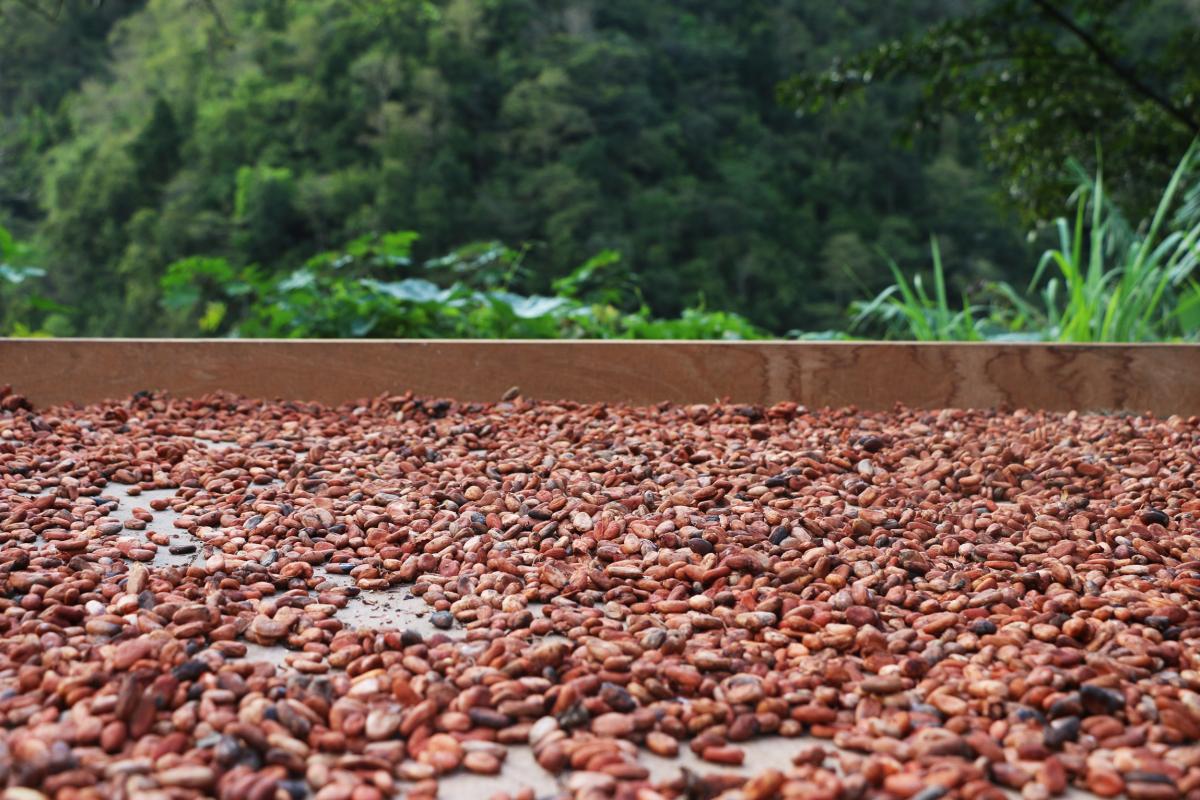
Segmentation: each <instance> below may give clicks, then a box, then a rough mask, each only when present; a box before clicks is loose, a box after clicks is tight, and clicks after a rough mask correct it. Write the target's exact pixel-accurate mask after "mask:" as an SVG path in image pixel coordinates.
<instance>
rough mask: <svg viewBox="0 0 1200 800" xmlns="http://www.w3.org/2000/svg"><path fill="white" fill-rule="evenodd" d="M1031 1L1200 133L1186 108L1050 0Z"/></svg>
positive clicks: (1120, 75)
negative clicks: (1145, 78) (1149, 82)
mask: <svg viewBox="0 0 1200 800" xmlns="http://www.w3.org/2000/svg"><path fill="white" fill-rule="evenodd" d="M1033 3H1034V5H1036V6H1037V7H1038V8H1040V9H1041V10H1042V13H1044V14H1045V15H1046V16H1047V17H1049V18H1050V19H1051V21H1053V22H1054V23H1055V24H1057V25H1058V26H1059V27H1061V28H1064V29H1066V30H1067V31H1069V32H1070V33H1071V35H1072V36H1074V37H1075V38H1076V39H1078V40H1079V41H1080V42H1082V43H1083V46H1084V47H1086V48H1087V49H1088V50H1090V51H1091V52H1092V55H1094V56H1095V57H1096V60H1097V61H1098V62H1099V63H1100V65H1101V66H1103V67H1104V68H1106V69H1107V70H1108V71H1109V72H1111V73H1112V74H1114V75H1116V76H1117V77H1118V78H1120V79H1121V80H1122V81H1124V82H1125V84H1126V85H1128V86H1129V87H1130V88H1131V89H1133V90H1134V91H1135V92H1137V93H1138V94H1140V95H1142V96H1143V97H1145V98H1146V99H1147V100H1149V101H1150V102H1152V103H1154V104H1155V105H1156V106H1158V107H1159V108H1161V109H1162V110H1163V111H1165V112H1166V113H1167V115H1168V116H1170V117H1171V118H1172V119H1174V120H1175V121H1176V122H1179V123H1180V124H1182V125H1184V126H1185V127H1187V128H1188V130H1190V131H1192V132H1193V133H1200V122H1198V121H1197V120H1196V119H1195V118H1194V117H1192V116H1191V115H1190V114H1188V112H1187V111H1185V110H1184V109H1182V108H1180V107H1179V106H1177V105H1175V104H1174V103H1172V102H1171V100H1170V98H1168V97H1165V96H1164V95H1162V94H1160V93H1159V92H1158V91H1157V90H1155V89H1154V87H1152V86H1150V85H1149V84H1147V83H1146V82H1144V81H1143V80H1142V79H1141V78H1139V77H1138V76H1137V74H1136V73H1134V71H1133V70H1132V69H1130V68H1129V67H1127V66H1126V65H1125V64H1123V63H1121V61H1120V59H1118V58H1117V57H1116V56H1115V55H1113V54H1112V53H1110V52H1108V51H1107V50H1105V49H1104V46H1103V45H1101V44H1100V42H1098V41H1097V40H1096V38H1095V37H1094V36H1092V35H1091V34H1090V33H1088V32H1087V31H1086V30H1084V29H1083V28H1081V27H1080V26H1079V25H1078V24H1077V23H1076V22H1075V20H1073V19H1071V18H1070V17H1069V16H1067V15H1066V14H1065V13H1064V12H1063V11H1062V9H1060V8H1059V7H1058V6H1056V5H1054V4H1053V3H1051V2H1050V0H1033Z"/></svg>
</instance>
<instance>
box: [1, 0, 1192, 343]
mask: <svg viewBox="0 0 1200 800" xmlns="http://www.w3.org/2000/svg"><path fill="white" fill-rule="evenodd" d="M1056 14H1057V15H1058V16H1057V17H1056ZM1064 20H1065V22H1064ZM1198 29H1200V6H1198V5H1197V4H1196V3H1194V2H1191V1H1190V0H1166V1H1165V2H1157V3H1150V4H1148V3H1140V2H1130V1H1128V0H1126V1H1125V2H1116V1H1115V0H1075V2H1061V3H1058V4H1050V3H1043V2H1036V1H1032V0H1031V1H1030V2H1018V1H1017V0H1002V1H1000V2H979V3H976V2H959V1H958V0H906V1H905V2H896V3H879V2H870V1H869V0H848V2H839V3H828V2H800V1H799V0H784V1H783V2H759V1H758V0H737V1H736V2H733V1H732V0H671V2H663V3H645V2H633V1H632V0H607V1H606V2H598V1H596V0H428V1H426V0H371V1H370V2H367V1H365V0H363V1H361V2H347V1H346V0H294V1H293V2H284V0H211V2H187V1H185V0H149V1H148V2H117V1H116V0H104V2H99V3H97V2H92V0H63V1H62V2H54V1H53V0H0V333H7V334H17V335H37V334H43V335H45V334H51V335H79V336H96V335H104V336H196V335H215V336H224V335H235V336H534V337H543V336H581V337H582V336H630V337H640V338H672V337H682V338H713V337H716V338H720V337H725V338H730V337H733V338H752V337H760V336H793V337H796V336H846V335H852V336H900V337H915V338H967V339H971V338H994V337H1004V336H1011V337H1017V338H1022V337H1026V338H1060V339H1097V338H1100V339H1103V338H1110V339H1111V338H1146V339H1164V338H1165V339H1179V338H1189V337H1192V336H1194V332H1195V331H1196V330H1197V328H1200V324H1197V323H1198V322H1200V285H1197V284H1196V282H1195V280H1194V276H1193V274H1192V268H1193V266H1194V264H1195V261H1196V257H1197V238H1198V236H1200V233H1198V232H1200V192H1198V191H1197V190H1196V189H1195V187H1196V182H1195V179H1194V170H1193V165H1192V161H1193V158H1192V153H1191V151H1190V150H1189V146H1190V144H1191V142H1192V140H1193V139H1194V138H1195V136H1196V134H1197V130H1198V129H1197V127H1196V123H1195V120H1196V119H1200V112H1198V111H1197V105H1198V104H1200V100H1198V95H1200V68H1197V67H1196V66H1195V64H1194V62H1195V59H1194V58H1189V57H1188V56H1187V55H1186V54H1187V53H1188V52H1192V53H1194V52H1196V50H1195V49H1192V50H1190V51H1189V49H1188V48H1194V47H1196V46H1197V45H1198V44H1200V37H1198V36H1197V30H1198ZM1060 218H1061V219H1060ZM1143 219H1144V220H1146V222H1145V223H1141V220H1143ZM1137 303H1141V305H1137ZM1121 311H1126V312H1128V313H1127V316H1128V319H1123V318H1121V315H1120V314H1119V313H1118V312H1121Z"/></svg>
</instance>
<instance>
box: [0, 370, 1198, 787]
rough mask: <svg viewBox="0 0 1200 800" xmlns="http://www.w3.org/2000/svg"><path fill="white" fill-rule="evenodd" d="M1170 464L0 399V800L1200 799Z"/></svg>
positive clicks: (328, 413) (1108, 448)
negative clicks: (521, 766) (512, 769)
mask: <svg viewBox="0 0 1200 800" xmlns="http://www.w3.org/2000/svg"><path fill="white" fill-rule="evenodd" d="M1198 448H1200V421H1198V420H1197V419H1196V418H1194V417H1192V418H1184V417H1168V418H1154V417H1149V416H1133V415H1089V414H1077V413H1073V412H1072V413H1049V412H1026V411H1013V412H997V411H964V410H941V411H917V410H908V409H904V408H896V409H895V410H892V411H889V412H870V413H866V412H858V411H855V410H854V409H826V410H812V411H810V410H808V409H805V408H803V407H800V406H797V405H796V404H794V403H779V404H776V405H773V406H766V407H762V406H746V405H735V404H709V405H672V404H662V405H658V406H654V407H626V406H617V405H605V404H597V405H582V404H575V403H558V404H554V403H547V402H531V401H526V400H523V399H522V398H520V397H512V398H510V399H508V400H506V401H503V402H497V403H458V402H454V401H450V400H431V399H423V398H419V397H413V396H411V395H399V396H380V397H376V398H374V399H370V400H364V401H361V402H358V403H350V404H345V405H341V406H337V407H325V406H320V405H316V404H309V403H298V402H262V401H254V400H247V399H243V398H239V397H235V396H232V395H224V394H212V395H206V396H203V397H197V398H180V397H171V396H167V395H156V394H147V393H139V394H138V395H135V396H133V397H131V398H128V399H125V400H122V401H115V402H108V403H102V404H95V405H88V406H84V407H75V406H59V407H47V408H34V407H31V406H30V404H29V403H28V402H26V401H25V400H24V399H23V398H21V397H19V396H17V395H15V394H11V393H0V786H4V787H7V788H6V794H4V795H3V797H4V798H6V800H26V799H27V798H42V797H54V798H63V800H66V799H67V798H101V797H108V798H125V797H128V798H134V797H136V798H144V799H145V800H152V799H154V798H191V797H204V796H217V797H220V798H223V799H226V800H234V799H235V798H236V799H237V800H241V798H251V799H252V800H267V799H268V798H285V797H292V798H300V797H315V798H317V799H318V800H382V798H386V797H394V796H398V795H404V796H408V797H414V798H421V797H432V796H435V795H437V794H438V792H439V788H440V790H441V796H443V797H457V796H468V795H469V796H472V797H483V796H487V794H490V793H493V790H494V791H495V793H497V794H501V795H503V796H511V797H534V796H545V795H564V796H575V797H581V798H584V797H586V798H601V797H618V798H637V800H652V799H653V798H658V797H664V798H674V797H699V798H707V797H717V796H720V797H726V798H760V799H761V798H769V797H789V798H792V797H795V798H800V797H803V798H868V797H870V798H920V800H932V798H936V797H946V798H955V797H961V798H992V797H994V798H1001V797H1004V796H1013V795H1014V794H1017V793H1019V795H1020V796H1022V797H1025V798H1029V799H1030V800H1034V799H1035V798H1045V797H1051V796H1056V795H1059V794H1062V793H1063V792H1064V791H1070V789H1069V787H1072V786H1074V787H1077V788H1079V789H1083V790H1087V791H1089V792H1091V793H1093V794H1094V795H1099V796H1105V797H1109V796H1116V795H1119V794H1122V793H1125V794H1127V795H1128V796H1129V797H1133V798H1138V799H1139V800H1141V799H1144V800H1155V799H1156V798H1164V799H1165V798H1178V797H1200V745H1198V744H1197V742H1198V737H1200V694H1198V692H1200V673H1198V672H1197V671H1196V667H1197V664H1196V662H1197V659H1198V658H1200V655H1198V654H1197V650H1196V641H1197V638H1198V637H1200V605H1198V604H1197V600H1198V599H1200V570H1198V569H1197V568H1198V567H1200V540H1198V539H1197V536H1196V533H1197V529H1198V528H1200V521H1198V520H1200V497H1198V496H1197V490H1196V483H1195V481H1196V476H1197V472H1196V467H1197V458H1198V457H1200V449H1198ZM139 501H144V503H145V505H144V506H142V507H137V508H135V507H133V506H132V504H134V503H137V502H139ZM164 521H167V523H168V524H167V525H166V527H164V525H163V522H164ZM364 607H366V608H373V609H375V613H374V614H370V613H365V612H364ZM415 608H419V609H423V610H424V613H413V612H414V609H415ZM764 740H766V741H770V742H773V743H775V744H774V746H775V748H776V749H775V751H774V752H775V753H777V754H779V757H778V758H776V759H775V760H773V761H772V762H768V763H761V762H760V763H748V764H746V765H742V764H741V762H742V761H743V759H744V758H746V753H747V752H751V753H753V752H755V751H754V747H755V744H754V743H755V742H759V741H764ZM780 742H782V743H784V745H788V746H781V745H780V744H779V743H780ZM680 751H682V752H680ZM685 755H686V756H687V757H688V758H687V761H686V763H687V764H688V765H689V767H688V769H686V770H674V771H664V770H663V769H661V765H662V764H663V763H664V759H667V760H675V761H681V760H682V759H683V756H685ZM517 759H525V760H527V761H528V762H529V763H528V765H527V767H528V769H527V771H526V772H525V773H523V774H524V775H526V776H527V780H525V781H524V783H526V784H527V787H528V788H517V787H516V786H510V785H509V784H507V783H504V782H502V781H501V779H500V778H499V777H497V778H488V777H487V776H492V775H496V774H497V773H500V774H501V775H505V774H508V773H507V772H506V767H505V762H506V760H509V761H512V760H517ZM750 761H751V762H752V761H753V759H750ZM534 764H536V765H537V766H536V767H535V766H533V765H534ZM655 765H657V766H655ZM534 772H536V773H537V774H533V773H534ZM471 775H477V776H483V778H484V780H483V782H476V783H465V782H464V781H465V780H467V779H468V776H471ZM489 787H490V788H489Z"/></svg>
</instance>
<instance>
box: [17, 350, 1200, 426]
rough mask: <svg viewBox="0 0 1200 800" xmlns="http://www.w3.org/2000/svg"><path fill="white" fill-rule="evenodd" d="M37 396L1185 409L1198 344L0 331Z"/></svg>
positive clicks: (24, 388) (1197, 405)
mask: <svg viewBox="0 0 1200 800" xmlns="http://www.w3.org/2000/svg"><path fill="white" fill-rule="evenodd" d="M4 383H11V384H12V385H13V387H14V388H15V390H16V391H18V392H20V393H21V394H24V395H26V396H27V397H28V398H29V399H30V400H32V401H33V402H34V403H35V404H37V405H43V406H44V405H50V404H56V403H63V402H79V403H83V402H90V401H95V400H101V399H106V398H119V397H122V396H126V395H129V394H131V393H132V392H135V391H139V390H142V389H166V390H169V391H171V392H172V393H175V394H178V395H188V394H198V393H202V392H207V391H211V390H215V389H226V390H229V391H233V392H238V393H241V394H245V395H250V396H254V397H266V398H276V397H284V398H290V399H297V400H321V401H325V402H340V401H345V400H351V399H355V398H360V397H367V396H371V395H375V394H379V393H382V392H401V391H404V390H406V389H412V390H413V391H414V392H417V393H418V394H424V395H438V396H445V397H455V398H459V399H464V400H497V399H499V398H500V397H501V395H502V394H504V392H505V391H506V390H508V389H509V388H511V387H514V386H516V387H519V388H520V390H521V393H522V394H523V395H524V396H526V397H534V398H541V399H572V400H581V401H597V400H602V401H612V402H631V403H642V404H645V403H656V402H660V401H663V400H671V401H677V402H710V401H712V400H714V399H718V398H727V399H729V400H732V401H736V402H753V403H773V402H776V401H778V400H795V401H797V402H801V403H804V404H807V405H809V406H823V405H848V404H856V405H858V406H860V407H862V408H887V407H889V406H891V405H892V404H894V403H896V402H902V403H905V404H908V405H912V406H918V407H925V408H936V407H947V406H958V407H968V406H970V407H981V406H996V405H1001V404H1007V405H1009V406H1014V407H1029V408H1047V409H1061V410H1065V409H1072V408H1074V409H1079V410H1129V411H1153V412H1155V413H1158V414H1164V415H1165V414H1172V413H1180V414H1189V415H1190V414H1200V345H1041V344H919V343H907V342H905V343H900V342H861V343H859V342H829V343H825V342H616V341H608V342H595V341H589V342H564V341H444V340H429V341H313V340H309V341H262V340H259V341H251V340H241V341H238V340H199V339H192V340H166V339H164V340H145V339H108V340H102V339H50V340H32V339H24V340H15V339H0V384H4Z"/></svg>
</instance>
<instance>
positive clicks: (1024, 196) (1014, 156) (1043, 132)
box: [780, 0, 1200, 218]
mask: <svg viewBox="0 0 1200 800" xmlns="http://www.w3.org/2000/svg"><path fill="white" fill-rule="evenodd" d="M954 6H961V7H960V8H954ZM947 11H948V12H949V13H948V14H947V15H946V17H945V18H944V19H941V20H939V21H937V22H936V23H935V24H933V25H930V26H929V27H927V28H922V29H919V30H917V31H916V32H914V33H911V34H910V35H908V36H905V37H901V38H894V39H890V40H888V41H885V42H883V43H877V44H873V45H871V46H869V47H866V48H860V49H854V48H844V49H843V50H842V51H841V52H839V53H838V54H837V55H836V56H835V57H834V58H833V59H832V61H831V62H830V63H829V64H827V65H826V66H825V68H823V69H821V70H815V71H807V72H802V73H801V74H799V75H797V76H795V77H794V78H792V79H791V80H789V81H787V82H785V83H784V84H783V85H782V86H781V92H780V95H781V98H782V99H783V100H784V101H785V102H787V103H789V104H791V105H795V106H800V107H814V108H819V107H820V106H822V105H823V104H824V102H825V101H827V100H830V99H832V100H834V101H835V102H836V101H844V100H846V99H848V98H850V97H853V96H855V95H856V94H858V93H859V90H862V89H864V88H866V87H867V86H869V85H878V84H880V83H886V82H888V81H894V80H897V79H910V80H911V79H918V80H919V81H920V82H921V85H922V89H923V91H922V102H921V103H919V104H916V105H914V106H913V107H912V109H911V110H912V114H913V119H914V121H915V122H918V123H927V122H930V121H933V122H936V121H938V120H940V119H943V118H944V116H945V114H946V113H947V112H948V111H949V112H952V113H956V114H963V113H966V114H970V115H972V116H973V117H974V118H975V119H977V120H978V121H979V123H980V125H981V126H982V128H983V129H984V132H985V134H986V136H985V137H983V139H982V141H983V144H984V152H985V154H986V156H987V158H988V160H989V161H990V162H991V163H992V164H993V166H995V167H996V168H997V169H999V170H1000V171H1001V172H1002V174H1003V175H1004V176H1005V178H1006V182H1007V188H1008V190H1009V193H1010V195H1011V197H1012V198H1013V199H1014V200H1015V201H1016V204H1017V206H1018V207H1019V208H1020V209H1022V210H1023V211H1024V212H1025V213H1026V215H1027V216H1028V217H1031V218H1050V217H1053V216H1056V215H1058V214H1060V213H1062V207H1061V205H1060V204H1061V201H1062V197H1063V196H1064V192H1063V189H1064V187H1066V186H1072V185H1073V184H1074V183H1075V180H1076V177H1075V176H1071V175H1067V174H1064V171H1063V170H1062V169H1061V167H1062V165H1063V164H1064V163H1065V162H1067V161H1068V160H1069V159H1075V160H1078V161H1080V162H1083V163H1084V164H1085V165H1086V166H1087V167H1088V168H1089V169H1094V168H1095V167H1096V166H1097V165H1098V164H1097V162H1101V161H1102V162H1103V166H1104V172H1105V174H1106V175H1107V176H1108V177H1109V178H1110V184H1111V185H1112V186H1114V187H1117V190H1118V192H1119V193H1120V194H1121V195H1123V196H1124V199H1125V200H1126V201H1127V204H1128V205H1129V206H1130V207H1131V209H1136V210H1138V211H1142V212H1144V211H1146V210H1148V209H1149V208H1150V207H1152V205H1153V203H1154V201H1155V199H1156V198H1157V195H1158V193H1159V192H1160V191H1161V187H1162V186H1163V185H1164V184H1165V182H1166V179H1167V177H1168V176H1169V175H1170V174H1171V171H1172V170H1173V169H1174V167H1175V165H1176V164H1177V163H1178V160H1179V158H1180V155H1181V154H1182V153H1183V152H1184V151H1185V150H1186V149H1187V147H1188V144H1189V142H1191V141H1192V140H1193V139H1195V138H1196V137H1197V136H1200V59H1198V58H1197V57H1196V54H1197V53H1200V4H1197V3H1195V2H1194V1H1193V0H1152V1H1151V0H983V1H982V2H976V1H975V0H972V2H966V3H956V4H953V5H948V6H947Z"/></svg>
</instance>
